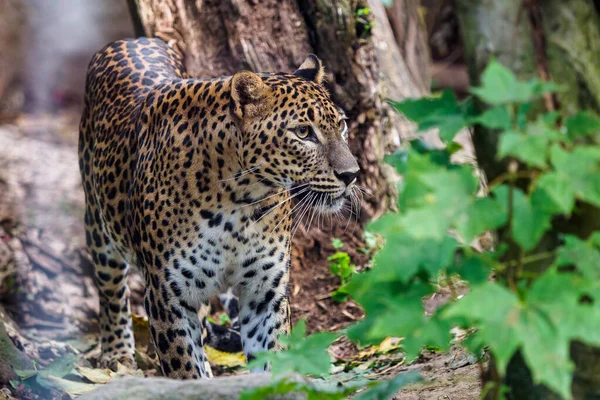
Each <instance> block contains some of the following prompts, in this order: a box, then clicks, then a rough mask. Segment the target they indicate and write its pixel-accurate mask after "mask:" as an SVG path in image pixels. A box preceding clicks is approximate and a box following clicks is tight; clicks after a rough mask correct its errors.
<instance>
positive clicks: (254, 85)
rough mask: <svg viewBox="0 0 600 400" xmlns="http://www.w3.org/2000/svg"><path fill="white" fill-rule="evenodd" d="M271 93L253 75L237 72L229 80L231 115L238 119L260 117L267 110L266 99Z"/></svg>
mask: <svg viewBox="0 0 600 400" xmlns="http://www.w3.org/2000/svg"><path fill="white" fill-rule="evenodd" d="M272 91H273V90H272V89H271V88H270V87H269V86H268V85H266V84H265V83H264V82H263V80H262V79H261V78H260V76H258V75H256V74H255V73H253V72H250V71H241V72H238V73H237V74H235V75H234V76H233V77H232V78H231V105H232V111H233V114H234V115H235V116H236V117H237V118H239V119H243V118H254V117H260V116H261V115H262V114H263V113H264V112H266V111H267V110H268V103H269V101H268V99H269V96H270V95H271V93H272Z"/></svg>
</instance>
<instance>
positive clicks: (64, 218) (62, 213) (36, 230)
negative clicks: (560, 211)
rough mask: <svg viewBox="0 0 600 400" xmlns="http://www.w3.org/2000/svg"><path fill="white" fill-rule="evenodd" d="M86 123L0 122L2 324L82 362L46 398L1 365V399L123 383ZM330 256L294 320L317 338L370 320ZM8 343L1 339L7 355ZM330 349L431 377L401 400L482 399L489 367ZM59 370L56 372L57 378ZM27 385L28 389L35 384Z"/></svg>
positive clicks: (227, 367)
mask: <svg viewBox="0 0 600 400" xmlns="http://www.w3.org/2000/svg"><path fill="white" fill-rule="evenodd" d="M77 119H78V115H77V114H76V113H73V112H71V113H61V114H58V115H52V116H36V117H33V116H20V117H19V118H18V119H16V120H15V121H11V123H6V124H1V123H0V318H1V321H0V325H2V324H1V322H4V325H5V327H6V330H7V332H8V336H9V337H10V339H11V341H12V342H13V343H14V344H15V345H16V347H17V348H18V349H19V350H21V351H22V352H24V353H25V354H26V355H27V356H28V357H29V358H30V359H31V360H35V363H36V364H37V366H38V369H43V368H44V367H47V366H48V365H50V364H51V363H52V361H54V360H56V359H59V360H61V359H62V360H64V356H65V354H76V355H77V361H76V365H77V367H76V368H75V370H73V371H74V372H71V374H70V375H65V374H66V373H67V372H69V371H70V370H71V368H70V367H69V368H68V371H67V372H65V373H63V374H62V375H60V374H59V372H60V371H58V372H56V375H57V378H56V379H50V378H47V377H44V376H42V375H43V374H42V373H40V374H39V375H40V376H41V379H39V381H41V382H38V383H41V384H42V385H43V383H44V382H46V383H48V380H50V383H51V384H50V385H48V387H54V388H61V389H62V390H64V391H65V392H66V393H67V394H64V393H61V390H53V389H50V390H49V391H47V392H46V393H44V394H40V393H43V392H39V390H37V389H36V386H35V385H29V384H23V383H22V382H19V380H18V379H15V376H14V375H11V373H10V372H8V373H7V372H6V371H3V369H2V368H0V383H2V382H8V380H9V379H12V384H9V385H5V387H4V388H3V389H1V390H0V399H7V398H8V399H10V398H12V397H16V398H19V399H38V398H39V399H45V398H69V397H68V394H69V393H70V394H71V395H76V394H77V393H81V392H85V391H86V390H89V389H90V388H91V384H94V383H95V384H102V383H105V382H107V381H110V380H112V379H115V378H116V377H118V376H119V374H112V373H109V372H107V371H103V370H99V369H95V367H96V362H97V359H98V357H99V346H98V342H97V339H96V338H97V332H98V324H97V311H98V304H97V302H98V297H97V292H96V289H95V287H94V283H93V280H92V278H91V277H92V273H93V267H92V265H91V263H90V260H89V258H88V256H87V254H86V252H85V251H84V233H83V210H84V201H83V191H82V189H81V186H80V185H81V184H80V176H79V168H78V163H77V137H78V134H77V123H78V121H77ZM326 257H327V254H325V255H324V257H323V260H321V261H320V262H315V263H314V268H313V269H311V270H310V271H306V270H305V271H300V270H293V271H292V283H291V294H292V315H293V318H294V321H296V320H298V319H299V318H305V319H306V320H307V324H308V327H309V331H311V332H314V331H322V330H327V331H337V330H340V329H342V328H343V327H345V326H347V325H348V324H349V323H351V322H353V321H355V320H358V319H360V318H361V317H362V311H361V309H360V308H359V307H358V306H357V305H356V304H354V303H353V302H351V301H348V302H345V303H342V304H339V303H336V302H334V301H333V300H332V299H331V298H330V297H329V296H328V295H329V293H331V291H332V290H334V289H335V288H336V287H337V284H338V278H337V277H335V276H333V275H332V274H331V273H330V271H329V265H328V262H327V261H326ZM130 286H131V288H132V312H133V313H134V314H136V315H138V316H140V318H136V319H135V321H136V322H135V323H134V325H135V328H136V342H139V343H136V344H137V345H138V346H139V347H138V350H140V353H141V355H140V357H141V358H140V359H139V360H138V364H139V365H140V366H142V365H143V367H142V369H143V370H144V371H143V373H144V375H146V376H152V375H158V374H159V372H157V371H156V365H155V363H154V360H153V359H152V358H151V357H150V356H149V355H151V353H152V352H151V351H148V347H147V345H148V343H147V335H148V334H147V332H144V330H145V329H146V330H147V326H146V325H144V319H143V317H142V316H143V315H144V314H145V313H144V310H143V306H142V301H141V300H142V292H143V289H142V285H141V280H140V278H139V276H136V275H135V274H134V276H132V277H131V278H130ZM444 296H445V295H444V294H440V296H438V297H437V298H436V299H435V300H431V301H430V302H429V303H428V304H427V306H428V307H434V306H435V303H436V302H438V301H440V299H442V301H443V299H444ZM219 317H220V314H219V313H218V311H217V314H214V316H213V318H214V319H215V320H216V321H219ZM0 328H1V327H0ZM0 333H2V332H1V330H0ZM1 346H2V340H1V338H0V351H1ZM142 346H146V347H145V348H144V349H142ZM136 347H137V346H136ZM330 352H331V354H332V356H333V358H334V359H335V360H336V363H335V364H336V365H337V367H336V368H337V369H338V370H340V371H343V370H349V369H354V368H358V369H362V370H363V371H364V372H365V373H366V375H367V376H370V377H376V378H379V377H381V378H385V377H389V376H391V375H392V374H396V373H399V372H402V371H407V370H414V369H419V370H420V371H422V374H423V377H424V381H423V382H421V383H419V384H415V385H412V386H410V387H408V388H406V389H404V390H402V391H401V392H400V393H398V395H397V397H396V398H398V399H408V400H417V399H450V400H470V399H478V398H479V394H480V391H481V388H480V380H479V374H480V370H479V368H480V367H479V365H477V364H473V363H472V361H473V360H472V359H471V357H468V355H466V354H465V353H464V352H463V351H462V350H461V349H460V348H459V347H455V348H453V349H452V351H451V352H450V353H441V354H439V353H436V352H431V353H426V354H423V356H422V357H421V358H420V359H419V360H418V361H416V362H415V363H412V364H410V365H405V363H404V359H403V357H402V353H401V342H398V341H397V340H390V341H387V342H386V343H384V344H382V346H379V347H376V348H367V349H357V348H356V347H355V346H354V345H352V344H351V343H349V342H347V341H345V340H343V339H342V340H339V341H337V342H335V343H334V345H333V346H332V347H331V349H330ZM223 356H224V357H223ZM209 357H210V355H209ZM236 360H237V361H236ZM211 361H212V362H213V363H214V364H216V371H217V373H225V374H231V373H234V372H235V369H232V366H233V365H235V364H236V363H239V362H240V361H239V357H237V358H236V357H235V356H232V357H230V356H227V355H223V354H216V355H213V357H212V359H211ZM0 363H1V360H0ZM56 364H57V363H54V364H53V367H52V368H51V369H53V370H54V371H56V368H55V367H56ZM59 369H60V368H59ZM63 369H64V370H66V368H63ZM22 372H23V371H21V373H22ZM141 373H142V372H141V371H139V372H138V374H141ZM73 375H75V376H74V377H73ZM21 378H22V379H23V381H25V382H28V381H29V380H31V379H32V378H24V377H23V376H21ZM38 378H39V376H38ZM65 381H66V382H65ZM69 382H76V383H77V384H70V383H69ZM82 382H87V383H82ZM86 385H87V386H86ZM9 389H10V390H9ZM38 389H39V388H38ZM11 396H12V397H11Z"/></svg>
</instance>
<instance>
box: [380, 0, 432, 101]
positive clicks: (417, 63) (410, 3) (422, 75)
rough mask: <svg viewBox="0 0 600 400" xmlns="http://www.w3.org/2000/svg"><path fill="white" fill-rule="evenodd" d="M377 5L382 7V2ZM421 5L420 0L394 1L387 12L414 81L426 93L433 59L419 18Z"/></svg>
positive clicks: (429, 82)
mask: <svg viewBox="0 0 600 400" xmlns="http://www.w3.org/2000/svg"><path fill="white" fill-rule="evenodd" d="M377 3H378V5H379V6H380V7H382V3H381V1H378V2H377ZM420 3H421V2H420V0H394V1H393V2H392V6H391V7H389V8H386V9H385V11H386V13H387V15H388V18H389V21H390V26H391V28H392V31H393V33H394V37H395V38H396V43H397V44H398V48H399V49H400V51H401V53H402V56H403V57H402V58H403V59H404V60H405V61H406V63H407V66H408V70H409V71H410V74H411V76H412V77H413V81H414V82H415V84H416V85H417V86H418V87H419V88H420V89H421V90H422V91H423V92H426V91H428V90H429V87H430V86H431V71H430V64H431V59H430V58H431V57H430V55H429V46H428V45H427V31H426V29H425V27H424V22H423V21H422V19H421V17H420V16H419V7H420V5H421V4H420Z"/></svg>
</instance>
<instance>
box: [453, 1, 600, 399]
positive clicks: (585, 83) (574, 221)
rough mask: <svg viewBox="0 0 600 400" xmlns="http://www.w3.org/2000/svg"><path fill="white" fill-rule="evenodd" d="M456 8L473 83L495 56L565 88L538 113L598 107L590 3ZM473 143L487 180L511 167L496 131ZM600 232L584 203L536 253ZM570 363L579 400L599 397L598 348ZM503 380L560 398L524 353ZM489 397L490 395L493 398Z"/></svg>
mask: <svg viewBox="0 0 600 400" xmlns="http://www.w3.org/2000/svg"><path fill="white" fill-rule="evenodd" d="M456 5H457V14H458V17H459V21H460V27H461V30H462V34H463V41H464V44H465V52H466V56H467V61H468V64H469V73H470V76H471V82H472V84H473V85H477V84H478V82H479V79H480V76H481V72H482V71H483V69H484V68H485V66H486V65H487V64H488V62H489V60H490V58H492V57H495V58H496V59H497V60H498V61H499V62H500V63H502V64H503V65H505V66H506V67H508V68H510V69H511V70H512V71H513V72H514V73H515V74H516V75H517V76H518V77H520V78H522V79H530V78H533V77H536V76H537V77H539V78H542V79H549V80H552V81H554V82H557V83H559V84H560V85H562V86H563V88H565V90H563V91H561V92H559V93H558V95H557V96H556V98H548V97H547V98H545V99H544V100H545V101H544V102H543V104H542V103H540V104H537V105H536V107H537V111H542V110H543V108H546V109H554V108H557V107H560V108H561V109H562V111H564V112H565V113H566V114H569V113H574V112H575V111H577V110H584V109H588V110H595V111H598V110H599V109H600V85H599V83H600V81H599V80H598V79H599V77H600V71H598V68H599V67H598V65H597V63H595V62H594V61H593V60H594V57H596V55H597V54H598V52H599V51H600V49H599V47H600V45H599V44H598V42H597V37H598V35H600V19H599V18H598V11H597V9H596V8H595V7H594V4H593V3H592V2H589V1H587V0H548V1H537V0H534V1H529V2H523V1H521V0H507V1H502V2H500V1H494V0H476V1H473V0H457V1H456ZM473 142H474V145H475V151H476V154H477V159H478V162H479V165H480V167H481V168H482V169H483V170H484V172H485V173H486V175H487V178H488V180H492V179H494V178H495V177H497V176H498V175H499V174H500V173H502V172H503V171H505V170H506V165H504V164H502V163H499V162H498V161H497V160H496V157H495V155H496V147H497V142H498V132H493V131H487V130H485V129H483V128H482V127H479V126H478V127H477V128H476V129H475V132H474V136H473ZM598 229H600V210H598V209H597V208H595V207H592V206H589V205H586V204H581V205H579V206H578V213H576V214H574V215H573V216H572V217H571V218H570V219H569V220H568V221H564V220H558V221H554V223H553V230H552V231H551V232H549V233H548V234H547V235H546V236H545V237H544V238H543V239H542V243H541V244H540V245H539V247H538V249H536V251H550V250H552V249H554V248H556V246H557V245H558V243H559V241H558V240H557V238H558V236H559V235H560V234H564V233H571V234H575V235H578V236H580V237H582V238H585V237H587V236H588V235H589V234H590V233H591V232H592V231H594V230H598ZM500 234H502V233H500ZM550 261H551V260H550ZM550 261H548V262H547V263H546V264H544V265H532V268H536V269H537V270H538V271H540V270H544V269H545V268H547V266H548V263H549V262H550ZM571 358H572V359H573V361H574V363H575V365H576V370H575V373H574V379H573V385H572V393H573V396H574V398H575V399H582V400H583V399H592V398H597V396H598V394H599V393H600V349H597V348H593V347H591V346H586V345H584V344H581V343H578V342H575V343H573V344H572V346H571ZM490 368H491V369H490V371H488V377H493V376H496V375H497V374H495V371H494V364H493V363H491V367H490ZM503 383H504V384H505V385H507V386H508V387H509V389H510V392H509V394H508V398H510V399H518V400H534V399H535V400H538V399H539V400H541V399H544V400H546V399H548V400H552V399H557V398H558V397H557V396H556V395H555V394H554V393H552V392H551V391H550V390H549V389H548V388H546V387H545V386H543V385H535V384H534V383H533V380H532V377H531V373H530V371H529V370H528V368H527V366H526V364H525V362H524V360H523V358H522V357H521V355H520V354H519V353H517V354H516V355H515V356H514V357H513V359H512V360H511V362H510V364H509V365H508V369H507V373H506V376H505V379H504V382H503ZM484 384H485V382H484ZM487 398H488V399H491V398H492V397H491V395H488V397H487Z"/></svg>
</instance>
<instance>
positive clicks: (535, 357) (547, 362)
mask: <svg viewBox="0 0 600 400" xmlns="http://www.w3.org/2000/svg"><path fill="white" fill-rule="evenodd" d="M516 334H517V337H519V338H520V339H521V340H522V351H523V357H524V358H525V362H527V365H528V366H529V368H530V369H531V373H532V375H533V380H534V382H537V383H543V384H546V385H547V386H548V387H550V388H552V389H554V390H555V391H556V392H557V393H559V394H560V395H561V396H563V397H564V398H570V396H571V379H572V373H573V370H574V368H573V363H572V362H571V360H570V359H569V345H570V343H569V340H565V338H563V337H561V335H560V333H559V331H558V330H557V328H556V327H555V326H554V325H553V324H551V323H550V321H549V320H548V317H547V315H546V314H545V313H540V312H539V311H537V310H535V309H532V308H527V309H525V310H523V312H522V313H521V315H520V318H519V322H518V324H517V326H516Z"/></svg>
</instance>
